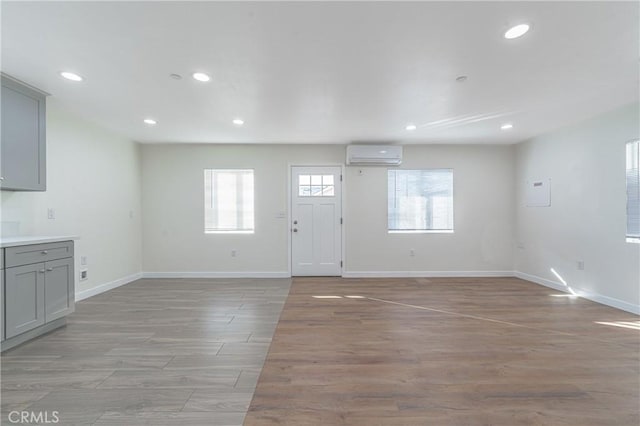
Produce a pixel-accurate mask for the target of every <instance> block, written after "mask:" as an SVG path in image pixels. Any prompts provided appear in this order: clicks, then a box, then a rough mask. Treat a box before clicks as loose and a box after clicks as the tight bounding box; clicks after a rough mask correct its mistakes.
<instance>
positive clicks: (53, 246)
mask: <svg viewBox="0 0 640 426" xmlns="http://www.w3.org/2000/svg"><path fill="white" fill-rule="evenodd" d="M4 254H5V257H4V260H5V268H10V267H12V266H21V265H29V264H31V263H38V262H48V261H49V260H56V259H64V258H66V257H73V241H62V242H59V243H47V244H31V245H27V246H18V247H7V248H6V249H5V252H4Z"/></svg>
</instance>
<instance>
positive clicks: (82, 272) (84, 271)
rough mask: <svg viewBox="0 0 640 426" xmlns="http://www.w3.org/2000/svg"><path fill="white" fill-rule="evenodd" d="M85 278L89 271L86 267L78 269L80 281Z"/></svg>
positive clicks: (87, 276)
mask: <svg viewBox="0 0 640 426" xmlns="http://www.w3.org/2000/svg"><path fill="white" fill-rule="evenodd" d="M87 278H89V271H88V270H86V269H81V270H80V281H84V280H86V279H87Z"/></svg>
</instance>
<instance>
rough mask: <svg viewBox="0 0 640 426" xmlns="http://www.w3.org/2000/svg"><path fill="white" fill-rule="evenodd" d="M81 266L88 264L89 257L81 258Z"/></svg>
mask: <svg viewBox="0 0 640 426" xmlns="http://www.w3.org/2000/svg"><path fill="white" fill-rule="evenodd" d="M80 264H81V265H82V266H85V265H86V264H87V256H80Z"/></svg>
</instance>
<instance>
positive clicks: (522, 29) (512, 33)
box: [504, 24, 531, 40]
mask: <svg viewBox="0 0 640 426" xmlns="http://www.w3.org/2000/svg"><path fill="white" fill-rule="evenodd" d="M529 28H531V27H530V26H529V24H519V25H516V26H515V27H511V28H509V29H508V30H507V31H506V32H505V33H504V38H506V39H509V40H511V39H514V38H518V37H522V36H523V35H525V34H526V33H527V31H529Z"/></svg>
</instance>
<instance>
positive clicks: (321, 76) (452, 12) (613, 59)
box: [1, 1, 640, 143]
mask: <svg viewBox="0 0 640 426" xmlns="http://www.w3.org/2000/svg"><path fill="white" fill-rule="evenodd" d="M1 12H2V64H1V65H2V70H3V71H4V72H6V73H8V74H10V75H13V76H14V77H16V78H19V79H21V80H23V81H25V82H27V83H30V84H32V85H34V86H36V87H39V88H41V89H43V90H45V91H47V92H49V93H51V94H52V96H53V97H55V98H57V101H58V102H59V103H61V104H63V105H65V106H66V107H68V108H69V109H71V110H73V111H74V112H76V113H77V114H78V115H80V116H82V117H84V118H86V119H89V120H91V121H94V122H96V123H98V124H101V125H103V126H105V127H107V128H109V129H112V130H114V131H116V132H118V133H121V134H123V135H126V136H128V137H130V138H132V139H135V140H137V141H140V142H228V143H236V142H251V143H262V142H265V143H346V142H353V141H375V142H382V141H385V142H401V143H513V142H518V141H521V140H523V139H526V138H528V137H531V136H533V135H536V134H540V133H544V132H547V131H550V130H553V129H555V128H558V127H560V126H563V125H566V124H569V123H572V122H575V121H577V120H580V119H582V118H587V117H590V116H593V115H596V114H598V113H601V112H604V111H607V110H611V109H613V108H615V107H618V106H621V105H624V104H628V103H631V102H637V101H638V93H639V83H638V79H639V53H638V52H639V40H638V34H639V32H640V29H639V25H640V24H639V22H640V20H639V19H638V18H639V17H638V13H639V7H638V2H621V3H615V2H602V3H597V2H568V3H567V2H562V3H560V2H558V3H553V2H407V3H401V2H344V3H343V2H314V3H311V2H298V3H276V2H257V3H253V2H233V3H221V2H220V3H216V2H193V3H187V2H135V3H129V2H6V1H5V2H3V3H2V11H1ZM523 20H524V21H528V22H531V23H532V24H533V29H532V30H531V31H530V32H529V33H528V34H526V35H525V36H524V37H522V38H519V39H515V40H506V39H504V38H503V37H502V34H503V32H504V30H505V29H507V28H508V27H509V26H510V25H512V24H515V23H518V22H521V21H523ZM62 70H71V71H75V72H77V73H79V74H80V75H82V76H84V77H85V81H83V82H81V83H72V82H69V81H66V80H64V79H62V78H61V77H60V76H59V72H60V71H62ZM195 71H204V72H207V73H209V74H210V75H211V77H212V80H211V81H210V82H209V83H200V82H197V81H195V80H193V79H192V78H191V77H190V75H191V73H193V72H195ZM171 73H178V74H181V75H183V76H184V78H183V79H182V80H173V79H171V78H169V74H171ZM460 75H466V76H468V80H467V81H466V82H465V83H457V82H456V81H455V79H456V77H458V76H460ZM146 117H153V118H155V119H156V120H157V121H158V125H157V126H155V127H149V126H147V125H145V124H143V123H142V120H143V119H144V118H146ZM236 117H241V118H243V119H244V120H245V122H246V124H245V125H244V126H243V127H241V128H238V127H236V126H234V125H233V124H232V123H231V120H232V119H234V118H236ZM505 122H512V123H513V124H514V128H513V129H512V130H511V131H501V130H500V129H499V128H500V125H501V124H503V123H505ZM408 123H415V124H417V125H418V129H417V130H415V131H414V132H407V131H406V130H405V129H404V128H405V126H406V124H408Z"/></svg>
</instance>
